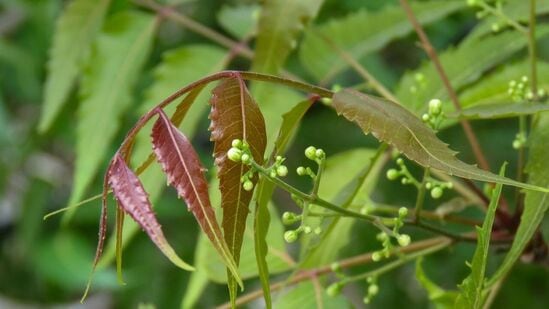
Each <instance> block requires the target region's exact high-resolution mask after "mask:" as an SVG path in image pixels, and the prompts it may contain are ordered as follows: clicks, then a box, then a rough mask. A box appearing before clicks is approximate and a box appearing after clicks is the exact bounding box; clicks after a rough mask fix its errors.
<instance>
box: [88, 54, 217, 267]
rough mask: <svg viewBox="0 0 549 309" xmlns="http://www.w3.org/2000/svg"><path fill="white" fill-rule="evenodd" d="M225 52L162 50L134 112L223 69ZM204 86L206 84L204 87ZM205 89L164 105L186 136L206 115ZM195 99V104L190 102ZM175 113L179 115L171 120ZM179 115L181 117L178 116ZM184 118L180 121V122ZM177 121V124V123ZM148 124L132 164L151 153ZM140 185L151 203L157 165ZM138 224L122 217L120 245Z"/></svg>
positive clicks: (160, 183)
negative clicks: (144, 189) (150, 83)
mask: <svg viewBox="0 0 549 309" xmlns="http://www.w3.org/2000/svg"><path fill="white" fill-rule="evenodd" d="M224 56H225V51H224V50H222V49H220V48H216V47H214V46H209V45H190V46H185V47H181V48H177V49H174V50H169V51H167V52H165V53H164V55H163V57H162V61H161V62H160V64H159V65H158V66H157V67H156V68H155V69H154V74H153V75H154V81H153V83H152V85H151V86H150V87H149V88H148V89H147V90H146V91H145V102H143V104H142V105H141V106H140V107H139V109H138V115H143V114H145V113H146V112H148V111H149V110H150V109H151V108H153V107H154V106H155V105H156V104H158V103H159V102H161V101H162V100H164V99H165V98H167V97H168V96H169V95H170V94H172V93H174V92H175V91H177V90H178V89H179V88H181V87H183V86H185V85H187V84H190V83H191V82H193V81H195V80H197V79H199V78H201V77H203V76H205V75H208V74H211V73H214V72H217V71H220V70H222V69H223V63H224V61H223V58H224ZM206 88H207V87H206ZM208 95H209V92H208V91H207V90H206V89H204V90H202V92H201V91H200V89H195V90H193V91H191V92H190V93H189V94H188V95H187V96H186V97H185V98H184V99H183V101H182V102H181V103H180V104H178V106H177V111H174V108H175V107H176V105H175V104H172V105H170V106H167V107H166V108H165V111H166V113H167V114H168V115H170V114H172V113H174V114H173V116H172V122H173V123H174V124H175V125H176V126H177V127H179V128H180V129H181V131H182V132H183V133H184V134H185V135H186V136H188V137H189V138H190V139H192V137H193V136H194V135H195V132H196V126H197V124H198V123H199V121H200V120H201V119H204V118H205V117H206V115H205V112H206V109H207V107H208V105H207V104H205V102H207V100H208V99H207V97H208ZM193 102H196V104H193ZM175 113H179V116H178V117H177V118H180V119H175ZM181 116H184V118H182V117H181ZM182 120H184V121H182ZM180 123H181V125H180ZM151 129H152V123H151V124H147V125H146V126H145V127H144V128H143V129H142V130H141V131H142V133H140V134H138V135H137V137H136V138H135V142H134V146H133V155H132V163H133V164H132V166H136V167H137V166H139V165H140V164H142V163H143V161H144V160H145V159H146V158H147V157H148V156H149V155H150V154H151V146H150V143H151V141H150V136H149V133H148V132H150V130H151ZM140 178H141V181H142V182H143V186H145V188H147V192H148V193H149V199H150V200H151V202H152V203H153V205H154V203H155V201H156V200H157V199H158V197H159V196H160V194H161V193H162V191H163V190H164V188H165V186H164V175H163V173H162V170H161V169H160V168H159V167H158V166H157V165H154V164H153V165H151V166H150V167H149V168H148V169H147V170H146V171H145V172H143V173H142V174H141V175H140ZM138 230H139V227H138V226H137V225H136V224H135V223H134V222H133V221H132V220H125V222H124V233H123V245H124V246H125V245H127V244H128V243H129V241H130V240H131V239H132V237H133V235H135V234H136V233H137V231H138ZM114 248H115V242H114V239H111V240H110V241H109V244H108V245H107V249H106V250H105V254H104V255H103V259H102V260H101V263H100V264H99V267H101V266H106V265H108V264H110V262H111V260H112V258H113V256H114Z"/></svg>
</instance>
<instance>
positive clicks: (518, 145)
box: [513, 139, 522, 149]
mask: <svg viewBox="0 0 549 309" xmlns="http://www.w3.org/2000/svg"><path fill="white" fill-rule="evenodd" d="M513 148H514V149H520V148H522V143H521V142H520V141H519V140H518V139H516V140H514V141H513Z"/></svg>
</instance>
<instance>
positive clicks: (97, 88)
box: [64, 11, 156, 220]
mask: <svg viewBox="0 0 549 309" xmlns="http://www.w3.org/2000/svg"><path fill="white" fill-rule="evenodd" d="M155 26H156V22H155V19H154V18H153V17H152V16H151V15H149V14H144V13H138V12H133V11H125V12H121V13H118V14H117V15H115V16H113V17H111V18H110V19H109V20H108V22H107V24H106V25H105V28H104V29H103V32H102V33H101V35H100V36H99V38H98V40H97V44H96V46H95V47H96V50H95V53H94V54H93V56H92V58H91V62H90V66H89V68H88V70H87V71H86V72H85V75H84V77H83V81H82V86H81V95H82V98H83V100H82V102H81V103H80V108H79V110H78V127H77V140H76V163H75V172H74V173H75V175H74V188H73V192H72V195H71V198H70V201H69V205H72V204H75V203H77V202H78V201H80V199H81V198H82V196H83V195H84V193H85V190H86V188H87V187H88V185H89V184H90V183H91V182H92V180H93V178H94V176H95V175H96V173H97V171H98V169H99V167H100V165H101V162H102V161H103V157H104V155H105V153H106V152H107V150H108V149H109V146H110V144H111V142H112V140H113V138H114V136H115V134H116V132H117V131H118V129H119V125H120V116H121V115H122V114H123V113H124V112H125V111H126V110H127V109H128V108H129V107H130V105H131V92H132V88H133V85H134V84H135V83H136V82H137V79H138V78H139V72H140V71H141V68H142V66H143V64H144V63H145V60H146V59H147V55H148V53H149V50H150V47H151V43H152V39H153V37H154V30H155V28H156V27H155ZM98 130H99V131H98ZM72 214H74V211H69V212H67V213H66V215H65V218H64V220H68V219H69V218H70V217H71V216H72Z"/></svg>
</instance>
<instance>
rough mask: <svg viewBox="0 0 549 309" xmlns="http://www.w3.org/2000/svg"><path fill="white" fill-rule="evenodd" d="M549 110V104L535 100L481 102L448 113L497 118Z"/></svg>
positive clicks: (462, 116)
mask: <svg viewBox="0 0 549 309" xmlns="http://www.w3.org/2000/svg"><path fill="white" fill-rule="evenodd" d="M548 110H549V104H547V103H537V102H535V103H534V102H520V103H498V104H482V105H476V106H473V107H470V108H466V109H464V110H462V111H461V112H460V113H452V114H449V115H448V117H455V118H462V119H497V118H509V117H517V116H521V115H530V114H535V113H537V112H543V111H548Z"/></svg>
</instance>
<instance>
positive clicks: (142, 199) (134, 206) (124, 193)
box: [107, 153, 194, 270]
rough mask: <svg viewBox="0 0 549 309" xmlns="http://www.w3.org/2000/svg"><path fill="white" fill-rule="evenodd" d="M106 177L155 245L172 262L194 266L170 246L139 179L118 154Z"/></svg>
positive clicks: (120, 203) (114, 191) (119, 199)
mask: <svg viewBox="0 0 549 309" xmlns="http://www.w3.org/2000/svg"><path fill="white" fill-rule="evenodd" d="M107 175H108V176H107V177H108V182H109V185H110V187H111V188H112V190H113V193H114V196H115V198H116V200H117V202H118V205H119V207H121V208H122V209H123V210H124V211H125V212H126V213H127V214H129V215H130V216H131V217H132V218H133V220H135V222H137V223H138V224H139V225H140V226H141V228H142V229H143V230H144V231H145V232H146V233H147V234H148V235H149V237H150V238H151V240H152V241H153V242H154V243H155V245H156V246H157V247H158V248H159V249H160V251H162V253H164V255H166V257H168V259H170V261H171V262H172V263H174V264H175V265H177V266H178V267H181V268H183V269H186V270H194V268H193V267H192V266H190V265H188V264H187V263H185V262H183V260H181V259H180V258H179V256H178V255H177V254H176V253H175V251H174V250H173V248H172V247H171V246H170V244H169V243H168V241H167V240H166V238H165V237H164V233H162V229H161V227H160V224H159V223H158V221H157V220H156V217H155V215H154V213H153V210H152V207H151V203H150V201H149V197H148V195H147V193H146V192H145V188H144V187H143V185H142V184H141V181H140V180H139V178H137V176H136V175H135V174H134V173H133V171H132V170H131V169H130V168H129V167H128V165H127V164H126V162H125V161H124V159H123V158H122V157H121V156H120V154H118V153H117V154H116V155H115V156H114V158H113V161H112V163H111V166H110V168H109V170H108V171H107Z"/></svg>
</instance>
